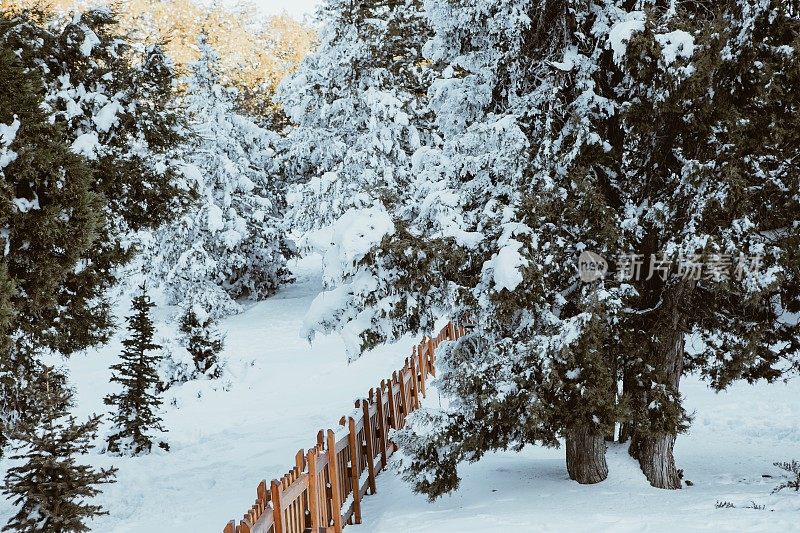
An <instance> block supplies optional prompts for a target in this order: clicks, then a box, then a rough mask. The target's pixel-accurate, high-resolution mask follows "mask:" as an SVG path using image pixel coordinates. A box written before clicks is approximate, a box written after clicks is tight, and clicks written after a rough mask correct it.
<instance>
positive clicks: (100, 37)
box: [0, 10, 185, 434]
mask: <svg viewBox="0 0 800 533" xmlns="http://www.w3.org/2000/svg"><path fill="white" fill-rule="evenodd" d="M119 31H120V29H119V28H117V26H116V21H115V19H114V16H113V13H111V12H109V11H108V10H96V11H90V12H87V13H84V14H82V15H81V16H76V17H70V18H68V19H62V20H50V19H49V18H48V15H44V14H43V13H42V12H38V11H28V12H24V13H23V14H21V15H17V16H14V17H13V18H9V16H8V15H0V72H2V79H0V123H2V124H6V125H8V124H11V122H12V121H13V119H14V117H15V116H16V117H17V118H19V120H20V122H21V126H20V128H19V131H18V133H17V136H16V139H15V141H14V142H13V143H12V146H11V149H12V150H14V151H15V152H16V153H17V157H16V159H15V160H14V161H12V162H11V164H9V165H8V166H7V167H6V168H5V169H0V172H2V174H3V178H4V179H3V183H2V190H0V196H1V198H0V219H2V220H0V224H2V227H7V228H9V231H8V234H7V235H3V236H2V237H0V241H1V242H2V244H3V245H4V246H5V247H7V250H8V251H7V253H6V254H5V256H4V257H3V258H2V261H0V329H1V331H0V336H2V339H1V340H0V350H2V351H3V353H4V354H6V355H4V356H3V357H2V358H0V365H1V366H2V368H0V388H1V389H2V391H1V392H0V397H1V398H0V401H2V403H3V411H4V416H3V420H5V421H6V423H7V422H10V421H12V420H16V419H17V418H18V417H19V416H20V415H22V416H26V412H27V411H29V410H35V407H33V405H34V404H35V402H34V401H33V399H32V398H26V397H24V395H21V394H19V387H20V386H21V385H20V384H22V383H24V382H26V381H30V380H32V379H34V378H35V376H34V375H33V374H32V372H34V371H35V368H36V366H37V365H36V363H35V362H34V361H30V360H29V358H30V357H33V355H32V354H35V353H39V352H40V351H42V350H52V351H56V352H60V353H62V354H64V355H69V354H71V353H74V352H76V351H79V350H82V349H85V348H87V347H89V346H93V345H97V344H102V343H103V342H105V341H107V340H108V338H109V336H110V332H111V330H112V328H113V326H114V324H113V322H112V319H111V316H110V312H109V305H108V302H107V300H106V297H105V294H106V291H107V289H108V288H109V287H111V286H112V285H113V284H114V283H115V282H116V278H115V271H116V269H117V267H119V266H120V265H122V264H124V263H125V262H126V261H128V260H129V259H130V257H131V256H132V253H133V251H134V250H133V249H132V248H131V247H130V245H129V244H127V243H126V242H125V241H126V239H127V237H126V234H127V233H128V232H129V231H131V230H136V229H140V228H146V227H154V226H156V225H158V224H159V223H161V222H162V221H164V220H166V219H167V218H168V217H170V216H172V215H174V214H175V213H177V212H179V211H180V209H179V207H180V206H181V205H182V203H183V198H184V196H185V194H184V193H182V192H181V191H180V189H179V188H178V186H177V184H178V181H177V179H176V178H177V171H176V167H175V165H174V164H173V162H172V159H173V156H174V155H175V153H174V147H175V146H176V145H178V144H179V142H180V140H181V137H180V135H179V134H178V133H177V131H178V125H179V114H178V110H177V109H174V108H173V104H172V100H173V89H174V87H173V85H174V84H173V74H172V70H171V67H170V65H169V62H168V60H167V59H166V58H165V56H164V55H163V54H162V53H161V52H160V51H159V50H158V49H157V48H150V49H147V50H134V49H133V48H131V47H130V46H128V45H127V44H126V43H125V41H124V39H122V38H120V37H119V35H118V34H119ZM89 36H94V37H96V38H97V41H96V42H95V43H94V45H93V46H92V47H91V51H90V52H89V53H88V54H87V53H85V52H87V49H86V46H85V43H87V42H90V39H89ZM112 102H115V103H116V104H118V112H117V113H116V117H115V120H107V121H106V120H97V121H95V119H96V118H98V117H100V116H101V115H102V114H103V108H104V107H105V106H106V105H107V104H109V103H112ZM84 134H93V135H97V144H96V145H94V149H93V150H89V151H88V152H87V151H84V152H85V153H84V154H83V156H79V155H76V154H75V153H73V151H72V150H71V147H72V145H73V142H74V141H75V140H76V139H77V138H78V137H80V136H82V135H84ZM20 199H21V200H22V202H20V201H19V200H20ZM20 205H22V206H25V205H29V206H33V207H29V208H25V209H20V207H19V206H20ZM12 319H13V320H12ZM12 337H13V339H15V340H14V342H12V341H11V339H12ZM4 433H5V428H2V429H0V434H4Z"/></svg>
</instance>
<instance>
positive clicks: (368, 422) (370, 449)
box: [361, 391, 376, 494]
mask: <svg viewBox="0 0 800 533" xmlns="http://www.w3.org/2000/svg"><path fill="white" fill-rule="evenodd" d="M370 392H372V391H370ZM370 396H371V394H370ZM370 405H371V402H368V401H367V400H361V407H362V409H363V410H364V440H365V446H366V450H365V455H366V456H367V474H368V475H369V493H370V494H375V492H376V491H375V486H376V484H375V447H374V446H373V445H372V442H373V439H374V438H375V433H374V430H373V428H372V419H371V418H370V415H369V408H370Z"/></svg>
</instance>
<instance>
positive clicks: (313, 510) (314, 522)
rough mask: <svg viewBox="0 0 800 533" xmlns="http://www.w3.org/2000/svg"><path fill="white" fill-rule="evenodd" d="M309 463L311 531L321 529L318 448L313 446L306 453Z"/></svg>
mask: <svg viewBox="0 0 800 533" xmlns="http://www.w3.org/2000/svg"><path fill="white" fill-rule="evenodd" d="M306 463H307V464H308V514H309V526H310V527H311V531H313V532H315V533H317V532H318V531H319V477H318V476H319V471H318V470H317V449H316V448H313V449H311V450H309V451H308V455H306Z"/></svg>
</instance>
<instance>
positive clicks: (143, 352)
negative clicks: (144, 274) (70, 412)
mask: <svg viewBox="0 0 800 533" xmlns="http://www.w3.org/2000/svg"><path fill="white" fill-rule="evenodd" d="M139 290H140V294H139V295H137V296H136V297H135V298H134V299H133V303H132V307H133V315H132V316H130V317H128V318H127V322H128V331H130V337H129V338H127V339H125V340H124V341H122V344H123V345H124V346H125V349H124V350H123V352H122V355H121V358H122V362H120V363H118V364H116V365H113V366H112V367H111V369H112V370H113V371H114V374H113V375H112V377H111V381H112V382H116V383H119V384H120V385H122V391H121V392H119V393H117V394H109V395H108V396H107V397H106V399H105V402H106V404H107V405H114V406H116V407H117V412H116V414H115V415H114V418H113V420H114V432H113V433H112V434H111V435H110V436H109V437H108V447H107V451H108V452H110V453H114V454H121V455H134V456H136V455H143V454H147V453H150V450H151V449H152V447H153V438H152V436H151V435H150V432H151V431H165V430H164V428H163V427H162V426H161V418H160V417H159V416H158V414H157V412H158V409H159V407H160V406H161V403H162V402H161V398H160V397H159V396H158V384H159V378H158V373H157V368H158V363H159V359H160V355H159V353H160V352H159V351H158V350H159V349H160V348H161V346H159V345H158V344H155V343H154V342H153V332H154V328H153V321H152V320H151V319H150V308H152V307H153V306H154V304H153V303H152V302H151V301H150V298H149V296H148V295H147V288H146V287H145V285H144V284H142V285H141V287H140V288H139ZM159 445H160V446H162V447H165V445H163V444H159Z"/></svg>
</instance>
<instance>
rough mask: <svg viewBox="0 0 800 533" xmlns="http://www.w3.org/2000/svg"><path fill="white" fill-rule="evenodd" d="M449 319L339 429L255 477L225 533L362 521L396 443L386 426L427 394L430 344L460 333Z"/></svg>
mask: <svg viewBox="0 0 800 533" xmlns="http://www.w3.org/2000/svg"><path fill="white" fill-rule="evenodd" d="M464 331H465V330H464V328H463V327H462V326H456V325H455V324H453V323H452V322H451V323H449V324H447V325H446V326H445V327H444V328H443V329H442V331H441V332H440V333H439V334H438V335H437V336H436V337H433V338H429V337H426V338H423V340H422V342H420V344H419V345H418V346H415V347H414V349H413V352H412V355H411V357H409V358H407V359H406V361H405V365H404V366H403V368H402V370H400V371H399V372H394V373H393V374H392V377H391V378H390V379H388V380H382V381H381V382H380V385H379V386H378V387H377V388H374V389H370V391H369V394H368V395H367V397H366V398H364V399H362V400H358V401H356V409H355V410H354V411H353V412H352V413H351V414H350V415H349V416H343V417H342V418H341V420H339V429H338V430H336V431H334V430H332V429H329V430H328V431H327V432H323V431H320V432H319V433H317V443H316V445H315V446H314V447H313V448H311V449H309V450H306V451H305V452H304V451H303V450H300V451H299V452H297V455H296V456H295V465H294V467H293V468H292V469H291V470H289V472H288V473H287V474H285V475H284V476H283V477H281V478H280V479H273V480H272V482H271V483H270V484H267V482H266V481H265V480H264V481H261V483H259V484H258V488H257V489H256V501H255V504H253V506H252V507H251V508H250V510H249V511H247V513H245V515H244V518H243V519H242V520H240V521H239V525H236V522H235V521H234V520H231V521H230V522H228V524H227V525H226V526H225V528H224V530H223V533H309V532H310V533H340V532H341V531H342V529H343V528H344V527H345V525H348V524H360V523H361V519H362V516H361V501H362V499H363V497H364V496H365V495H366V494H375V478H376V476H377V475H378V474H379V473H380V472H381V471H382V470H383V469H384V468H385V467H386V464H387V462H388V460H389V458H390V457H391V456H392V454H393V453H394V452H395V451H396V449H397V447H396V446H395V445H394V443H392V442H391V441H390V440H389V430H390V429H399V428H402V427H403V426H404V424H405V420H406V416H407V415H408V414H409V413H411V412H412V411H414V410H415V409H417V408H418V407H419V406H420V401H421V398H424V397H425V381H426V379H427V377H428V375H432V376H435V375H436V355H435V354H436V348H437V347H438V346H439V344H440V343H442V342H444V341H446V340H455V339H457V338H458V337H460V336H461V335H463V334H464Z"/></svg>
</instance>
